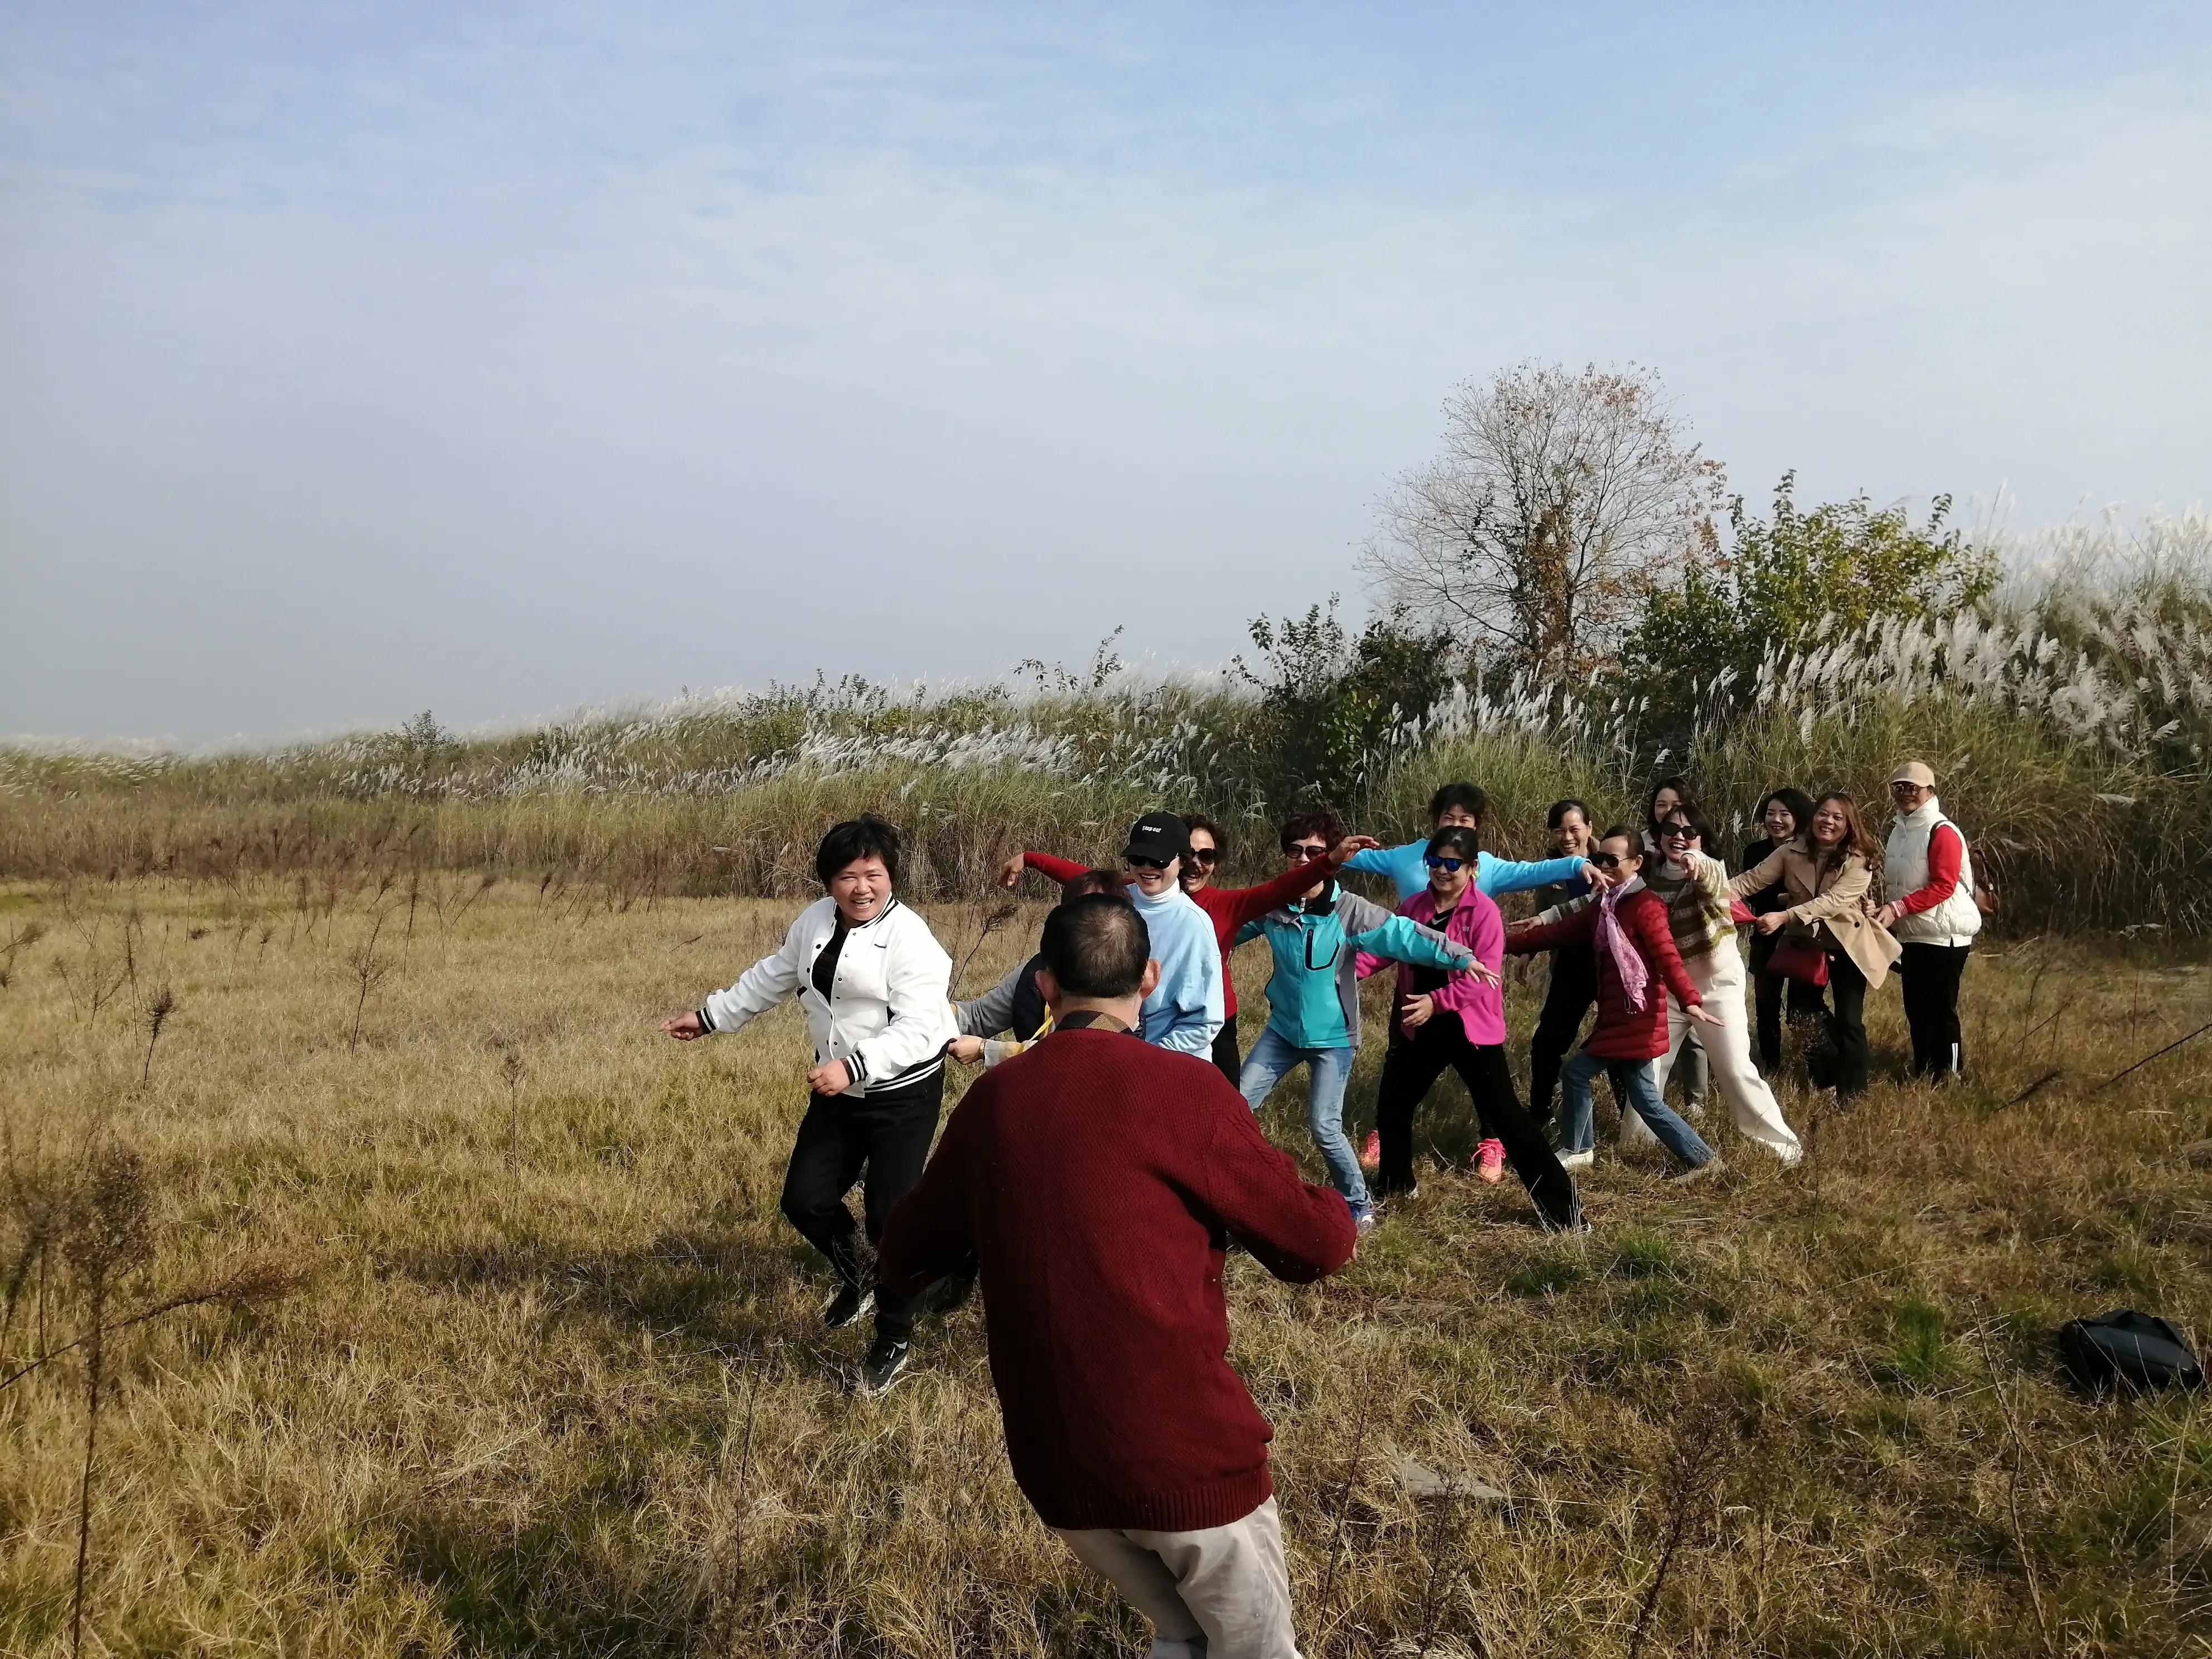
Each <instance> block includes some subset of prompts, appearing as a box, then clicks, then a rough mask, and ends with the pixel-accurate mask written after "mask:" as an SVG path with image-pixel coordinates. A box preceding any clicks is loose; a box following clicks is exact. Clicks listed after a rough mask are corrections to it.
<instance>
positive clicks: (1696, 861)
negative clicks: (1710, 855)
mask: <svg viewBox="0 0 2212 1659" xmlns="http://www.w3.org/2000/svg"><path fill="white" fill-rule="evenodd" d="M1704 868H1705V854H1703V853H1701V852H1699V850H1698V849H1697V848H1694V847H1685V848H1683V849H1682V873H1683V874H1685V875H1686V876H1689V877H1692V878H1695V877H1696V876H1697V875H1698V873H1699V872H1700V871H1702V870H1703V869H1704Z"/></svg>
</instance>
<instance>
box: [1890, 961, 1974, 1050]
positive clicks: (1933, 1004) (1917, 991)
mask: <svg viewBox="0 0 2212 1659" xmlns="http://www.w3.org/2000/svg"><path fill="white" fill-rule="evenodd" d="M1973 948H1974V947H1973V946H1972V945H1913V944H1908V945H1905V949H1904V952H1903V954H1901V955H1900V956H1899V957H1898V959H1897V971H1898V972H1899V974H1901V975H1904V978H1905V1026H1906V1028H1907V1029H1908V1030H1911V1033H1912V1071H1913V1075H1914V1076H1916V1077H1956V1076H1957V1075H1958V1074H1959V1073H1960V1072H1963V1071H1964V1070H1966V1046H1965V1042H1964V1041H1963V1039H1962V1038H1961V1037H1960V1034H1959V980H1960V976H1961V975H1964V974H1965V973H1966V953H1967V952H1968V951H1971V950H1972V949H1973Z"/></svg>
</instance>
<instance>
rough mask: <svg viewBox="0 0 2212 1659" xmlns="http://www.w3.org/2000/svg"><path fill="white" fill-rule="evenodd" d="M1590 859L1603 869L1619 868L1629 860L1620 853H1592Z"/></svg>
mask: <svg viewBox="0 0 2212 1659" xmlns="http://www.w3.org/2000/svg"><path fill="white" fill-rule="evenodd" d="M1589 861H1590V862H1591V863H1592V864H1595V866H1597V867H1598V868H1599V869H1601V870H1618V869H1620V866H1622V865H1623V864H1624V863H1626V861H1627V860H1625V859H1624V858H1623V857H1622V856H1621V855H1620V854H1618V853H1592V854H1590V855H1589Z"/></svg>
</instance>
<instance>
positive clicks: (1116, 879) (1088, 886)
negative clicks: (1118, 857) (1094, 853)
mask: <svg viewBox="0 0 2212 1659" xmlns="http://www.w3.org/2000/svg"><path fill="white" fill-rule="evenodd" d="M1120 891H1121V872H1119V871H1116V870H1099V869H1091V870H1085V872H1083V873H1082V874H1081V875H1079V876H1070V877H1069V878H1067V879H1066V881H1063V882H1062V883H1060V902H1061V903H1062V904H1065V903H1066V902H1068V901H1069V900H1070V899H1079V898H1085V897H1088V896H1090V895H1091V894H1092V893H1118V892H1120Z"/></svg>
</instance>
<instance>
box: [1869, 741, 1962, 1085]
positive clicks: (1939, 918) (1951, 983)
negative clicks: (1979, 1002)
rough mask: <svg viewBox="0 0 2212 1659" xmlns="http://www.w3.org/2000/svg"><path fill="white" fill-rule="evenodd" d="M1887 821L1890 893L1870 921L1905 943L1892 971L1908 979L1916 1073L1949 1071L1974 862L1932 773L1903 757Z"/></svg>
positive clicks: (1955, 1056)
mask: <svg viewBox="0 0 2212 1659" xmlns="http://www.w3.org/2000/svg"><path fill="white" fill-rule="evenodd" d="M1889 801H1890V805H1893V806H1894V807H1895V808H1896V809H1897V821H1896V823H1893V824H1892V825H1891V826H1890V831H1889V845H1888V848H1887V854H1886V856H1885V858H1884V860H1883V866H1882V890H1883V891H1884V892H1886V893H1890V894H1893V895H1894V896H1893V898H1892V899H1891V900H1890V901H1889V902H1888V903H1887V904H1885V905H1883V906H1882V907H1881V909H1879V910H1877V911H1876V912H1875V921H1878V922H1880V923H1881V925H1882V926H1883V927H1887V928H1888V929H1889V931H1890V932H1891V933H1893V934H1894V935H1896V938H1897V942H1898V943H1899V945H1902V946H1904V951H1903V954H1902V955H1901V956H1900V957H1899V959H1898V963H1897V971H1898V973H1899V975H1900V976H1901V977H1902V978H1903V980H1904V981H1905V1025H1906V1027H1907V1029H1909V1030H1911V1033H1912V1070H1913V1073H1914V1074H1915V1075H1916V1076H1919V1077H1932V1078H1936V1079H1939V1080H1940V1079H1948V1078H1954V1077H1956V1076H1958V1074H1959V1073H1960V1070H1961V1069H1962V1068H1963V1066H1965V1064H1966V1054H1965V1051H1964V1049H1963V1048H1962V1046H1961V1044H1960V1036H1959V980H1960V975H1963V974H1964V973H1965V972H1966V952H1967V951H1969V950H1971V949H1972V947H1973V943H1974V935H1975V934H1977V933H1980V932H1981V931H1982V907H1981V906H1980V904H1979V903H1978V902H1976V900H1975V895H1974V864H1973V860H1972V859H1971V858H1969V857H1968V856H1967V854H1966V836H1965V834H1964V833H1963V832H1962V831H1961V830H1960V828H1959V826H1958V825H1957V824H1955V823H1952V822H1951V820H1950V819H1949V818H1948V817H1944V816H1943V803H1942V801H1940V800H1938V799H1936V774H1935V773H1934V772H1933V771H1932V770H1931V769H1929V767H1928V765H1927V764H1926V763H1924V762H1922V761H1907V762H1905V764H1904V765H1902V766H1900V767H1899V768H1898V769H1897V775H1896V776H1895V777H1893V778H1892V779H1891V780H1890V781H1889Z"/></svg>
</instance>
